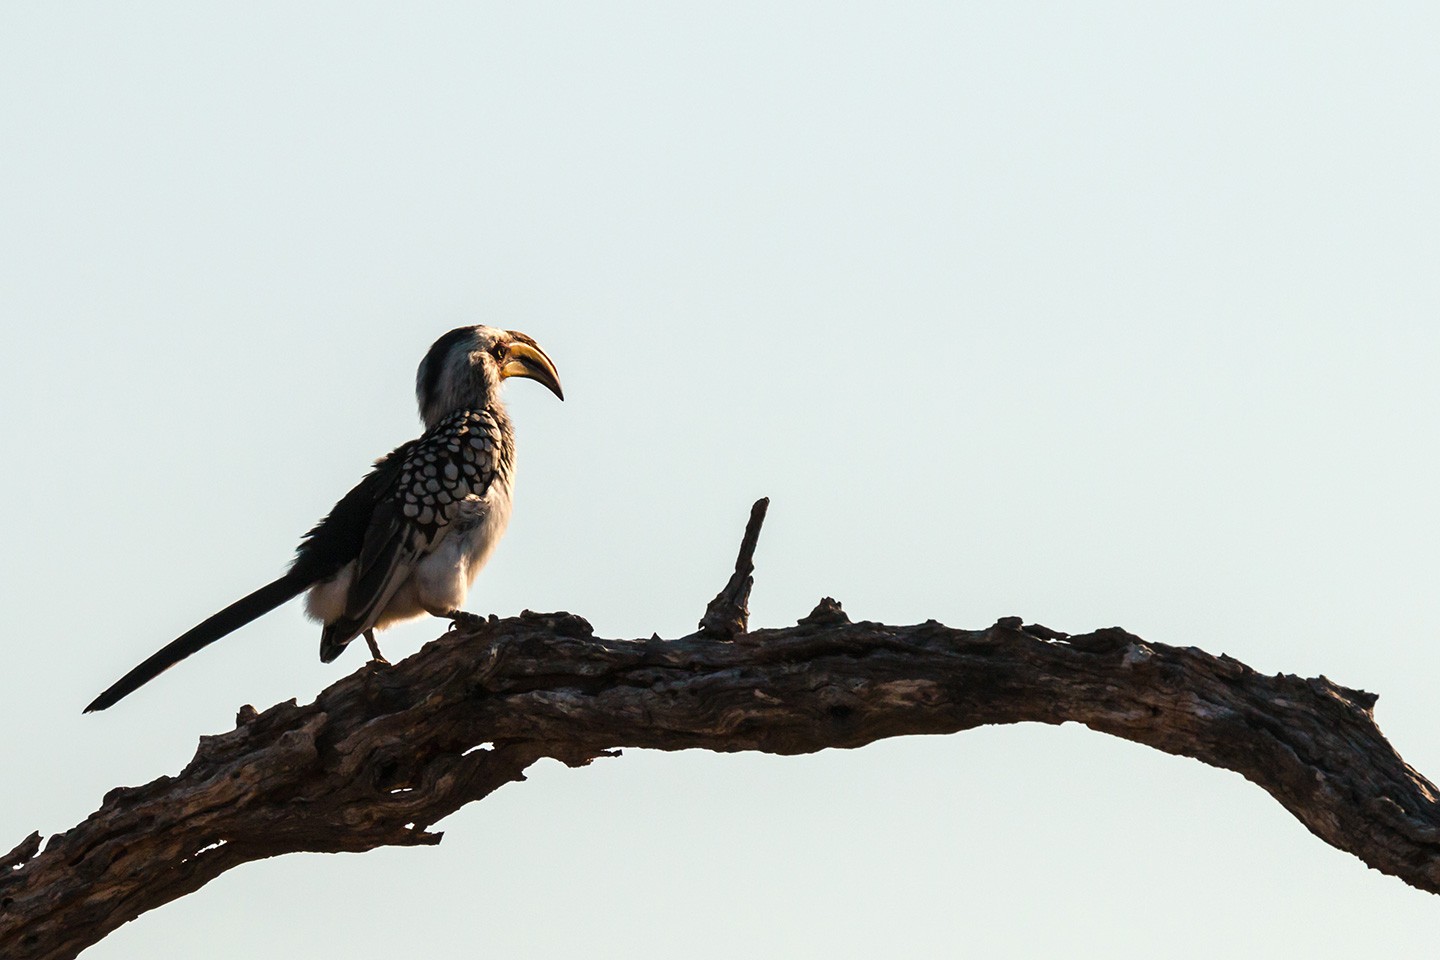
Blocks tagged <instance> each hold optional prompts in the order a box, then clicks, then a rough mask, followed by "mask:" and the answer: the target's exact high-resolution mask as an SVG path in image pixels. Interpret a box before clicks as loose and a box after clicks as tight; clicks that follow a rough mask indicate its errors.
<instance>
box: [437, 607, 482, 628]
mask: <svg viewBox="0 0 1440 960" xmlns="http://www.w3.org/2000/svg"><path fill="white" fill-rule="evenodd" d="M444 616H445V619H447V620H449V621H450V626H449V627H448V628H446V630H445V632H446V633H449V632H450V631H451V630H475V629H477V628H479V627H482V626H484V625H485V623H486V620H485V618H484V617H482V616H480V614H478V613H469V612H468V611H465V610H451V611H450V612H449V613H447V614H445V615H444Z"/></svg>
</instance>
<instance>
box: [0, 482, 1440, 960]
mask: <svg viewBox="0 0 1440 960" xmlns="http://www.w3.org/2000/svg"><path fill="white" fill-rule="evenodd" d="M764 509H765V502H764V501H761V502H760V503H757V504H756V505H755V509H754V510H753V511H752V514H751V519H750V524H749V527H748V528H747V531H746V536H745V540H744V542H743V545H742V548H741V552H740V557H739V559H738V560H737V562H736V570H735V575H734V576H733V577H732V578H731V580H730V582H729V583H728V584H727V585H726V587H725V589H724V590H722V591H721V594H720V595H719V596H718V597H717V598H716V599H715V601H713V602H712V603H711V605H710V608H709V609H708V610H707V611H706V615H705V619H704V621H702V624H701V629H700V630H699V631H698V632H696V633H694V634H691V635H690V636H686V637H681V638H679V639H675V640H662V639H660V638H659V637H652V638H651V639H649V640H606V639H601V638H598V637H595V636H594V635H593V633H592V631H591V629H590V625H589V624H588V623H586V622H585V620H583V619H582V618H580V617H577V616H574V615H571V614H568V613H555V614H536V613H529V612H526V613H523V614H521V615H520V616H519V617H515V618H511V619H505V620H500V619H496V618H494V617H492V618H490V619H489V620H482V619H480V618H475V620H474V621H473V622H471V623H470V624H468V625H466V626H465V627H463V628H462V629H459V630H454V631H452V632H450V633H447V634H446V635H444V636H442V637H441V638H439V639H438V640H435V641H434V642H432V643H430V644H427V645H426V646H425V648H424V649H423V650H421V651H420V652H419V653H417V654H416V655H414V656H412V657H410V658H408V659H406V660H404V661H403V662H401V663H398V664H396V665H395V666H393V667H383V668H375V667H366V668H364V669H362V670H360V671H359V672H357V673H355V674H353V675H351V676H349V677H346V678H345V679H343V680H341V681H339V682H338V683H335V684H334V685H332V686H331V687H329V688H328V689H326V690H325V691H324V692H323V693H321V694H320V696H319V697H318V698H316V700H315V702H314V703H311V704H308V705H306V706H297V705H296V704H295V702H294V701H289V702H287V703H283V704H280V705H278V706H275V707H271V708H270V709H269V710H266V711H264V712H263V713H257V712H256V711H255V710H254V709H253V708H250V707H244V708H242V709H241V711H240V714H239V716H238V717H237V718H236V721H237V725H236V728H235V729H234V730H233V731H231V732H229V733H226V734H222V735H219V736H211V737H202V738H201V740H200V745H199V748H198V749H197V750H196V753H195V758H194V759H193V760H192V761H191V762H190V763H189V765H188V766H186V767H185V769H184V770H182V771H181V772H180V773H179V775H177V776H175V777H161V778H160V779H158V780H155V781H153V782H152V783H148V784H146V785H144V786H141V787H122V788H117V789H115V790H112V791H110V792H109V793H108V794H106V795H105V798H104V801H103V802H102V804H101V806H100V809H99V810H97V811H96V812H95V813H94V814H92V815H91V816H90V817H89V818H88V819H86V820H85V821H84V822H83V823H81V824H79V825H78V826H76V827H74V828H73V829H71V830H68V831H66V832H65V833H62V834H59V835H57V836H54V837H51V838H50V840H49V842H48V843H46V844H45V846H44V851H43V852H41V850H40V847H41V844H40V836H39V834H38V833H37V834H32V835H31V836H30V837H29V838H27V839H26V840H25V841H23V842H22V843H21V844H20V845H19V846H18V847H16V848H15V849H14V850H13V851H12V852H11V853H10V854H8V855H7V856H5V857H0V956H4V957H7V958H12V960H21V958H62V957H73V956H75V955H76V954H77V953H79V952H80V951H81V950H83V949H84V948H85V947H87V946H89V945H90V944H92V943H95V942H96V941H98V940H100V939H101V938H102V937H104V936H105V935H106V934H107V933H109V932H110V931H111V930H113V929H115V928H116V927H118V926H119V925H121V924H122V923H125V922H127V921H129V920H132V919H134V918H135V917H137V916H139V915H140V914H141V913H143V912H145V911H146V910H150V909H153V908H154V907H158V906H160V905H161V904H164V903H167V902H169V901H170V900H173V899H175V898H177V897H180V896H183V895H185V894H187V893H190V892H192V891H194V890H197V889H199V888H200V887H202V886H204V885H205V883H207V882H208V881H209V880H211V879H213V878H214V877H216V876H218V875H220V874H221V873H223V872H224V871H226V870H228V869H230V868H231V867H234V866H237V865H239V864H242V863H245V862H247V861H250V860H258V859H261V858H264V857H273V856H276V855H279V854H282V853H290V852H293V851H302V850H306V851H330V852H334V851H361V850H369V849H373V848H375V847H378V846H383V845H387V844H397V845H413V844H433V843H438V842H439V840H440V836H441V835H440V834H439V833H434V832H431V831H429V830H428V829H427V828H428V827H429V826H430V825H431V824H433V823H435V822H436V821H437V820H439V819H440V818H442V817H444V816H446V815H447V814H449V813H451V812H453V811H454V810H456V809H458V808H459V807H460V806H462V805H463V804H466V803H469V802H471V801H472V800H478V799H480V798H482V797H485V796H487V795H488V794H490V793H491V792H492V791H494V790H496V789H497V788H499V787H501V786H503V785H504V784H507V783H510V782H512V781H517V780H523V779H524V771H525V769H526V768H527V767H528V766H530V765H531V764H532V763H535V762H536V761H537V760H539V759H541V758H543V757H553V758H555V759H558V760H561V761H563V762H565V763H567V764H570V765H571V766H583V765H584V764H587V763H589V762H590V761H591V760H593V759H595V758H597V757H601V756H607V755H613V754H614V751H615V749H616V748H619V747H626V746H630V747H647V748H651V749H658V750H681V749H689V748H696V747H699V748H704V749H709V750H717V751H737V750H761V751H766V752H769V753H776V754H796V753H809V752H812V751H816V750H824V749H826V748H833V747H859V746H863V745H864V744H867V743H870V742H872V741H874V740H878V739H880V738H882V737H894V736H901V735H905V734H921V733H928V734H938V733H954V732H956V731H960V730H967V729H970V728H971V727H976V726H980V725H982V724H996V723H1020V722H1024V721H1038V722H1041V723H1055V724H1058V723H1065V722H1067V721H1074V722H1077V723H1083V724H1085V725H1086V726H1088V727H1090V728H1091V729H1094V730H1098V731H1101V732H1103V733H1108V734H1112V735H1114V736H1117V737H1123V738H1125V739H1127V740H1133V741H1135V742H1137V743H1143V744H1147V745H1149V746H1152V747H1155V748H1157V749H1160V750H1163V751H1165V752H1167V753H1173V754H1179V755H1182V756H1188V757H1194V758H1195V759H1197V760H1200V761H1202V762H1204V763H1208V764H1211V765H1213V766H1217V767H1223V768H1226V769H1229V770H1234V771H1236V772H1238V773H1240V774H1242V775H1243V776H1245V777H1246V778H1248V779H1249V780H1251V781H1252V782H1254V783H1255V784H1256V785H1258V786H1259V787H1261V788H1262V789H1264V790H1266V791H1267V792H1269V793H1270V794H1271V795H1273V796H1274V797H1275V799H1277V800H1278V801H1280V803H1281V804H1283V805H1284V806H1285V808H1286V809H1287V810H1289V811H1290V812H1291V813H1292V814H1294V815H1295V816H1296V817H1297V818H1298V819H1299V820H1300V821H1301V822H1302V823H1304V824H1305V826H1306V827H1308V828H1309V829H1310V830H1311V831H1312V832H1313V833H1314V834H1315V835H1316V836H1318V837H1320V838H1321V839H1322V840H1325V841H1326V842H1327V843H1330V844H1332V845H1334V846H1336V847H1338V848H1340V849H1341V850H1347V851H1349V852H1351V853H1353V854H1354V855H1355V856H1357V857H1359V858H1360V859H1361V860H1363V861H1364V862H1365V863H1367V864H1369V865H1370V866H1372V867H1374V868H1375V869H1377V870H1381V871H1384V872H1385V873H1390V874H1393V875H1395V876H1398V877H1400V878H1401V879H1403V880H1404V881H1406V882H1407V883H1410V884H1412V885H1414V886H1416V887H1418V888H1420V889H1422V890H1427V891H1430V892H1440V809H1437V800H1436V791H1435V788H1434V787H1433V786H1432V785H1431V784H1430V783H1429V781H1427V780H1425V779H1424V778H1423V777H1421V776H1420V775H1419V774H1418V773H1416V772H1415V771H1414V770H1412V769H1411V768H1410V767H1409V766H1407V765H1406V764H1405V762H1404V761H1403V760H1401V759H1400V757H1399V756H1398V755H1397V754H1396V753H1395V751H1394V750H1393V749H1392V748H1391V746H1390V744H1389V743H1388V742H1386V740H1385V738H1384V737H1383V736H1382V735H1381V733H1380V731H1379V729H1378V728H1377V727H1376V725H1375V722H1374V718H1373V716H1372V714H1371V708H1372V707H1373V706H1374V703H1375V699H1376V698H1375V697H1374V696H1373V695H1371V694H1368V693H1363V692H1360V691H1357V690H1348V689H1346V688H1344V687H1341V686H1337V685H1336V684H1334V683H1331V682H1330V681H1328V680H1326V679H1325V678H1323V677H1321V678H1318V679H1302V678H1300V677H1295V676H1288V675H1280V676H1273V677H1271V676H1261V675H1259V674H1257V673H1255V671H1253V670H1251V669H1250V668H1249V667H1247V666H1245V665H1244V664H1243V663H1240V662H1239V661H1237V660H1233V659H1231V658H1229V657H1226V656H1219V657H1216V656H1212V655H1211V654H1208V653H1205V652H1203V651H1201V650H1197V649H1195V648H1193V647H1191V648H1183V649H1182V648H1176V647H1169V646H1165V645H1164V644H1158V643H1147V642H1145V641H1142V640H1141V639H1140V638H1139V637H1135V636H1132V635H1131V634H1129V633H1126V632H1125V631H1124V630H1121V629H1119V628H1110V629H1106V630H1100V631H1096V632H1094V633H1086V634H1081V635H1079V636H1067V635H1066V634H1063V633H1058V632H1056V631H1053V630H1050V629H1047V628H1045V627H1041V626H1038V625H1025V624H1024V623H1023V622H1022V621H1021V619H1020V618H1018V617H1008V618H1005V619H1003V620H1000V621H999V622H998V623H996V624H995V625H994V626H991V627H989V628H987V629H984V630H959V629H954V628H951V627H947V626H944V625H942V624H940V623H937V622H935V621H929V622H926V623H922V624H917V625H913V626H886V625H884V624H878V623H852V622H850V621H849V619H848V618H847V617H846V615H845V614H844V612H843V611H842V610H841V608H840V605H839V604H838V603H836V602H835V601H833V600H830V599H825V600H822V601H821V602H820V604H819V606H817V607H816V608H815V610H814V612H813V613H811V614H810V615H809V616H807V617H805V618H804V619H802V620H801V621H800V622H799V623H798V624H796V625H795V626H793V627H786V628H784V629H772V630H756V631H753V632H747V631H746V613H745V605H746V601H747V598H748V595H749V589H750V574H751V571H752V570H753V566H752V556H751V555H752V553H753V551H754V548H755V540H756V537H757V535H758V533H759V527H760V523H761V521H762V520H763V517H764Z"/></svg>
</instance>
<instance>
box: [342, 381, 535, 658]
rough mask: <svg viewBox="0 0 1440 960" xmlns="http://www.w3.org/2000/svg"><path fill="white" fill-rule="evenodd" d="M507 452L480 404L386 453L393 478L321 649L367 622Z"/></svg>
mask: <svg viewBox="0 0 1440 960" xmlns="http://www.w3.org/2000/svg"><path fill="white" fill-rule="evenodd" d="M506 455H507V451H505V450H503V448H502V441H501V430H500V425H499V424H498V423H496V421H495V418H494V417H493V416H492V415H491V414H490V413H489V412H488V411H479V410H461V411H458V412H456V413H454V414H451V415H450V416H449V417H446V418H445V419H444V420H442V421H441V422H440V423H438V424H436V425H435V428H434V429H433V430H431V431H429V432H428V433H426V434H425V435H424V436H423V437H421V438H420V439H419V440H416V441H414V442H413V443H411V444H407V445H406V447H402V448H401V449H400V450H397V451H396V452H395V454H392V457H395V458H397V459H398V460H399V463H398V466H392V467H390V468H389V469H388V470H387V473H388V474H389V475H390V477H391V478H393V479H392V482H391V483H390V484H388V485H387V488H386V489H385V491H384V492H383V493H382V494H381V495H380V496H379V497H378V498H377V500H376V501H375V503H374V509H373V512H372V513H371V516H370V521H369V523H368V524H367V525H366V527H365V533H364V541H363V543H362V544H361V545H360V549H359V552H358V556H357V557H356V567H355V571H354V576H353V579H352V580H351V583H350V592H349V596H348V598H347V600H346V607H345V616H344V617H342V618H341V619H339V620H337V621H335V622H334V623H332V624H329V625H328V626H327V627H326V628H325V631H324V634H323V635H322V638H321V647H322V650H325V651H327V652H328V651H331V650H333V651H335V653H337V654H338V652H339V649H341V648H343V647H344V645H345V644H346V643H348V642H349V641H350V640H352V639H353V638H354V637H356V636H358V635H359V634H360V633H361V632H362V631H364V630H365V629H367V628H368V627H370V626H372V625H373V624H374V621H375V617H376V615H377V612H378V611H381V610H384V609H385V605H386V604H387V603H388V602H389V601H390V598H391V597H392V596H394V594H395V591H396V590H397V589H399V587H400V586H401V585H402V584H404V583H405V582H406V580H407V579H409V577H410V575H411V574H412V573H413V571H414V569H415V566H416V564H417V563H419V562H420V561H421V560H423V559H424V558H425V556H427V555H428V554H429V553H430V552H431V551H432V550H433V549H434V548H435V546H436V545H437V544H438V543H439V542H440V540H441V539H442V538H443V537H444V536H445V534H446V533H447V532H448V528H449V527H450V525H451V524H452V523H454V522H455V520H456V517H457V515H458V514H459V513H460V512H461V509H462V507H461V505H462V504H463V503H465V502H466V500H467V498H472V497H476V498H478V497H484V495H485V494H486V492H487V491H488V490H489V489H490V484H491V483H492V482H493V481H494V479H495V476H496V473H497V471H499V470H500V469H502V462H501V461H502V459H503V458H504V457H505V456H506ZM388 459H389V458H387V460H388ZM387 466H389V465H388V464H387ZM337 508H338V507H337ZM470 509H471V510H473V509H474V504H473V501H472V503H471V505H470ZM322 656H323V654H322Z"/></svg>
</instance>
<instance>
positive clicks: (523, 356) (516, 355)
mask: <svg viewBox="0 0 1440 960" xmlns="http://www.w3.org/2000/svg"><path fill="white" fill-rule="evenodd" d="M506 377H525V378H526V379H527V380H536V381H538V382H539V383H540V384H541V385H542V386H544V387H545V388H546V389H548V390H549V391H550V392H551V393H553V394H555V396H557V397H559V398H560V399H561V400H564V399H565V391H564V390H561V389H560V374H558V373H556V372H555V364H553V363H551V362H550V358H549V357H547V356H545V351H544V350H541V349H540V348H539V347H538V346H536V345H535V344H534V343H533V342H529V341H528V338H527V339H526V340H513V341H511V343H510V346H509V347H507V348H506V350H505V362H504V363H502V364H500V379H502V380H504V379H505V378H506Z"/></svg>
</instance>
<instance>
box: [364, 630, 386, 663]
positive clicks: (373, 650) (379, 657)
mask: <svg viewBox="0 0 1440 960" xmlns="http://www.w3.org/2000/svg"><path fill="white" fill-rule="evenodd" d="M365 643H366V644H367V645H369V647H370V662H371V663H372V664H374V665H376V666H380V667H388V666H390V661H389V660H386V659H385V655H384V654H382V653H381V652H380V644H378V643H376V642H375V631H373V630H366V631H365Z"/></svg>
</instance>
